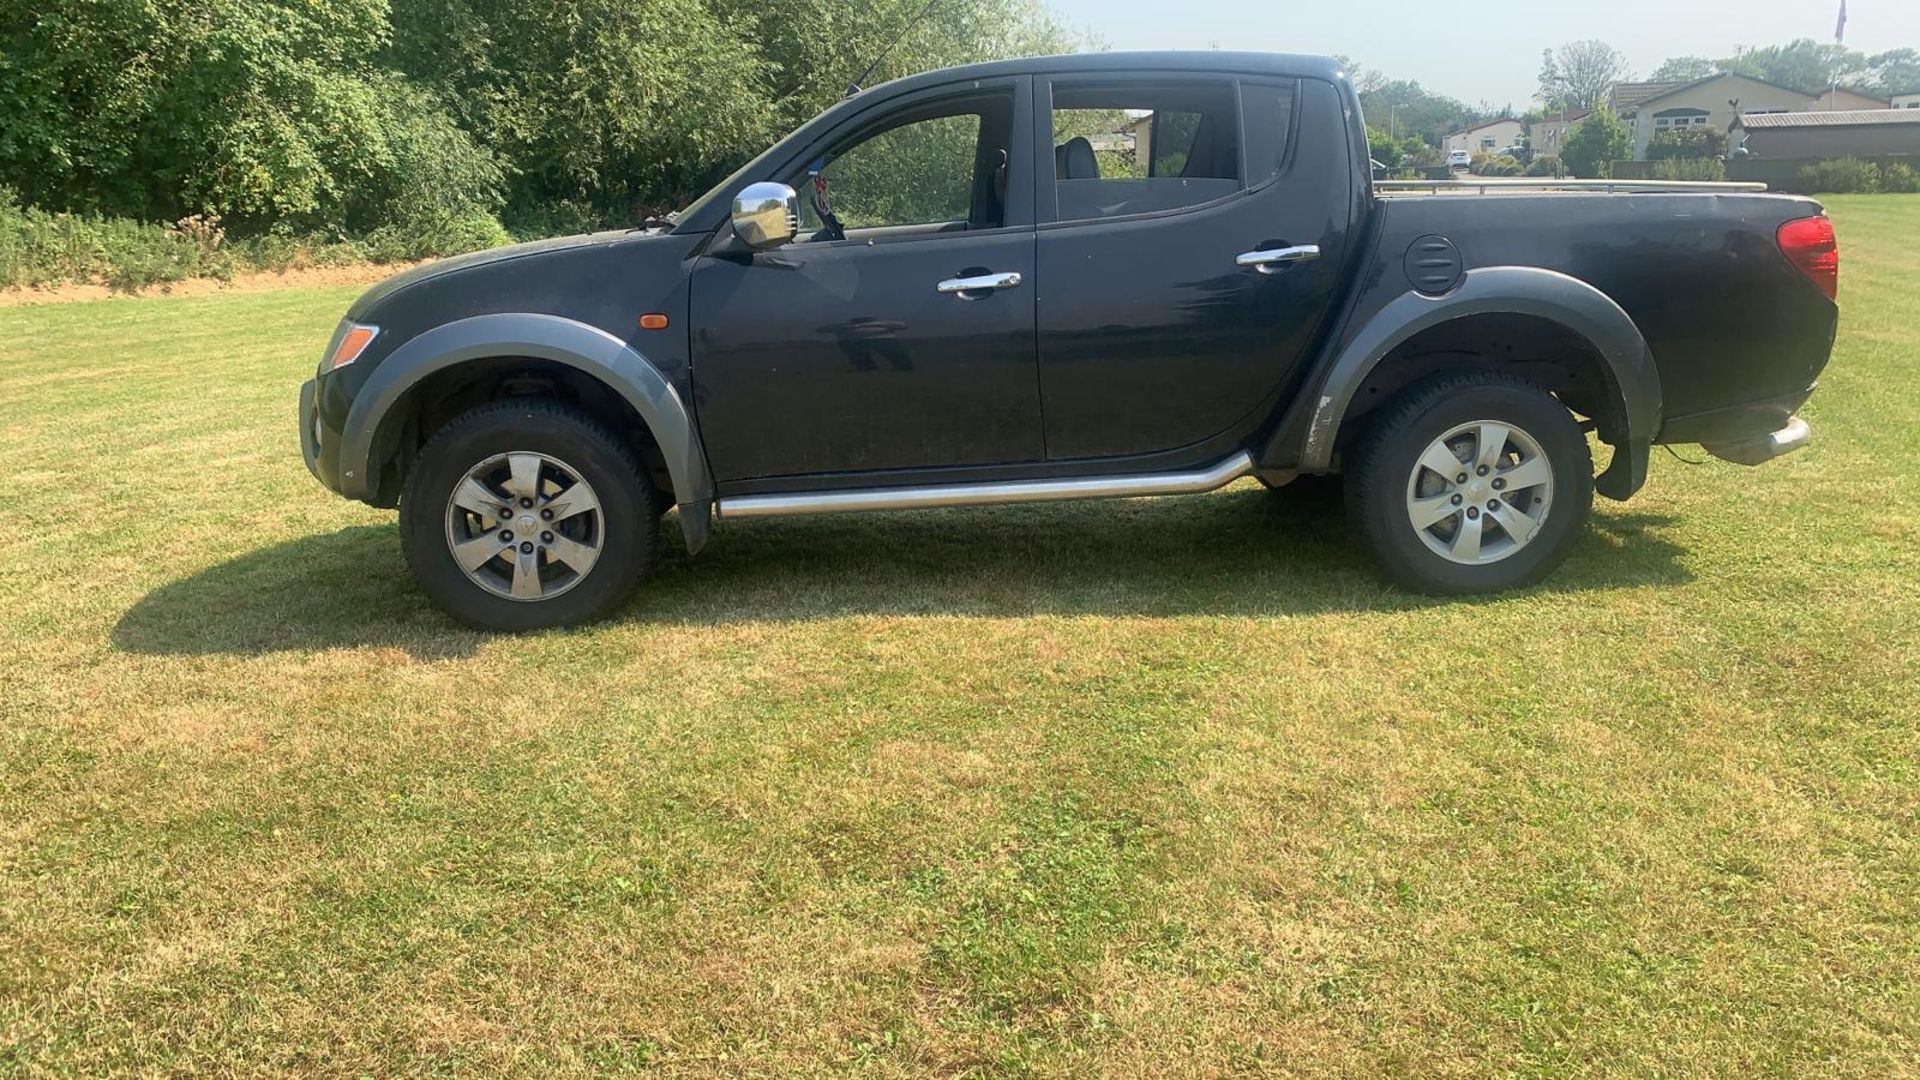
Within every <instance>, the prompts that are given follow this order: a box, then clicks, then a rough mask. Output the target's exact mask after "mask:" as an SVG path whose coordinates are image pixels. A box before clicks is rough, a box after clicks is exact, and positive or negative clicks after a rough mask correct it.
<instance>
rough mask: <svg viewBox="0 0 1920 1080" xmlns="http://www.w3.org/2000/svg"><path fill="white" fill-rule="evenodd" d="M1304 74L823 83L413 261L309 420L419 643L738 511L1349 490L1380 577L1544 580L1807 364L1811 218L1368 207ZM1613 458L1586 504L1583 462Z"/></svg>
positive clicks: (1832, 314)
mask: <svg viewBox="0 0 1920 1080" xmlns="http://www.w3.org/2000/svg"><path fill="white" fill-rule="evenodd" d="M1366 149H1367V143H1366V132H1365V127H1364V126H1363V124H1362V122H1361V117H1360V109H1359V104H1358V101H1357V100H1356V98H1355V96H1354V92H1353V88H1352V87H1351V86H1350V85H1349V84H1348V82H1347V79H1346V77H1345V75H1344V74H1343V73H1342V71H1341V70H1340V68H1339V66H1338V65H1337V64H1336V63H1334V62H1333V61H1331V60H1327V59H1321V58H1314V57H1303V56H1281V55H1264V54H1234V53H1221V52H1203V53H1165V54H1114V53H1106V54H1097V55H1080V56H1065V57H1051V58H1043V59H1031V60H1015V61H1007V62H1001V63H991V64H982V65H977V66H972V67H964V68H956V69H952V70H946V71H935V72H930V73H927V74H924V75H918V76H914V77H912V78H908V79H902V80H900V81H897V82H893V83H888V84H886V85H884V86H880V87H877V88H874V89H871V90H867V91H865V92H863V93H859V94H856V95H854V96H852V97H849V98H848V99H847V100H845V101H843V102H841V103H840V104H839V105H836V106H834V107H833V108H832V109H829V110H828V111H827V112H825V113H823V114H822V115H820V116H819V117H818V118H816V119H814V120H813V121H811V122H809V123H808V124H806V125H805V126H804V127H802V128H801V129H800V130H798V131H796V132H794V133H793V134H792V135H790V136H788V137H787V138H786V139H784V140H782V141H781V142H780V143H778V144H777V145H775V146H774V147H772V148H771V149H769V150H767V151H766V152H765V153H763V154H761V155H760V156H759V157H757V158H755V159H754V160H753V161H751V162H749V163H747V164H746V165H745V166H744V167H742V168H741V169H740V170H739V171H738V172H736V173H734V174H733V175H732V176H730V177H728V178H727V179H726V180H724V181H722V182H721V183H720V184H719V185H718V186H717V187H715V188H714V189H713V190H712V191H710V192H709V193H707V194H706V195H705V196H703V197H702V198H700V199H699V200H698V201H696V202H695V203H693V204H692V205H691V206H688V207H687V208H685V209H684V210H682V211H680V212H679V213H678V214H676V215H674V216H673V217H672V219H671V220H670V221H666V222H653V223H650V225H649V226H648V227H645V228H640V229H634V230H631V231H627V232H610V233H600V234H595V235H590V236H579V237H572V238H567V239H560V240H551V241H545V242H541V243H534V244H525V245H521V246H518V247H509V248H503V249H500V250H496V251H489V252H483V253H479V254H475V255H471V256H466V257H462V258H456V259H449V260H446V261H443V262H438V263H434V264H431V265H428V266H424V267H421V268H419V269H415V270H411V271H408V272H406V273H404V274H401V275H399V276H397V277H394V278H393V279H391V280H389V281H386V282H384V283H382V284H380V285H378V286H376V287H374V288H373V289H372V290H370V291H369V292H367V293H366V295H364V296H362V297H361V298H360V299H359V300H358V301H357V302H355V303H354V304H353V306H352V308H351V309H350V310H349V311H348V312H347V315H346V318H345V320H344V321H343V322H342V323H341V324H340V327H339V329H338V331H337V332H336V333H335V335H334V338H333V341H332V342H331V343H330V344H329V345H328V347H327V351H326V354H325V356H324V358H323V360H322V362H321V366H320V371H319V374H318V376H317V377H316V378H315V379H314V380H313V381H312V382H309V383H308V384H307V385H306V386H305V387H303V388H302V391H301V401H300V430H301V439H302V442H303V444H304V449H305V455H306V460H307V464H308V465H309V466H310V467H311V468H312V470H313V472H314V474H315V475H316V476H317V477H319V479H320V481H321V482H322V483H324V484H325V485H326V486H327V487H329V488H331V489H333V490H334V491H337V492H339V493H340V494H342V495H345V496H347V497H349V498H353V499H359V500H361V501H364V502H367V503H371V504H372V505H375V506H383V507H392V506H398V507H399V509H400V521H401V539H402V546H403V548H404V550H405V553H406V557H407V560H408V562H409V563H410V564H411V566H412V568H413V571H414V573H415V574H416V575H417V576H418V578H419V580H420V582H421V584H422V586H423V587H424V588H425V590H426V592H427V593H428V595H429V596H431V597H432V598H433V599H434V600H435V601H436V602H438V603H439V604H440V605H442V606H443V607H444V608H445V609H446V610H447V611H449V612H450V613H452V614H453V615H454V616H456V617H458V618H460V619H462V620H465V621H467V622H469V623H473V624H476V625H480V626H483V627H490V628H499V629H527V628H534V627H542V626H553V625H559V624H566V623H572V622H577V621H581V620H585V619H590V618H594V617H596V616H599V615H603V614H605V613H606V612H608V611H609V610H610V609H612V608H613V607H614V606H615V605H616V604H617V603H619V602H620V600H621V599H622V597H623V596H624V595H625V594H626V593H627V592H628V591H629V589H630V588H631V587H632V586H633V585H634V584H635V583H636V582H637V581H639V580H640V579H641V578H642V577H643V576H644V575H645V573H646V571H647V568H648V566H649V564H650V563H651V561H652V560H653V559H654V558H655V557H656V552H657V548H658V545H657V536H658V531H659V520H660V517H661V515H662V514H663V513H665V511H666V510H668V509H669V508H676V507H677V509H678V520H679V525H680V529H681V531H682V533H683V534H684V536H685V539H686V546H687V549H688V551H689V552H694V551H698V550H699V549H700V547H701V546H702V545H703V544H705V543H706V541H707V536H708V532H709V530H710V528H711V527H712V525H713V523H714V522H716V521H718V522H726V521H729V520H732V519H735V518H753V517H768V516H776V515H784V514H812V513H823V512H834V511H851V510H891V509H907V508H918V507H938V506H958V505H972V504H983V503H1024V502H1041V501H1047V500H1057V499H1085V498H1103V497H1115V496H1135V495H1172V494H1183V493H1195V492H1204V491H1208V490H1211V489H1214V488H1218V487H1220V486H1222V485H1225V484H1227V483H1229V482H1231V481H1233V480H1235V479H1237V478H1240V477H1245V476H1252V477H1254V478H1257V479H1258V480H1260V481H1262V482H1264V483H1265V484H1267V485H1268V486H1269V487H1276V488H1282V489H1284V487H1285V485H1287V484H1288V483H1290V482H1293V481H1296V480H1298V479H1301V478H1310V479H1311V482H1314V483H1320V484H1325V483H1327V482H1329V481H1328V480H1323V479H1320V478H1322V477H1326V478H1331V477H1335V476H1339V477H1341V479H1340V481H1338V482H1340V483H1342V484H1343V485H1344V488H1345V499H1346V503H1347V508H1348V512H1349V515H1350V517H1351V519H1352V522H1353V525H1354V527H1355V528H1356V530H1357V531H1358V533H1359V535H1360V536H1361V537H1362V538H1364V540H1365V542H1366V544H1367V546H1368V547H1369V548H1370V549H1371V551H1372V552H1373V554H1374V555H1375V556H1376V557H1377V559H1378V561H1379V563H1380V564H1381V566H1382V568H1383V569H1384V570H1385V571H1386V572H1387V573H1388V574H1389V575H1391V576H1392V577H1393V578H1394V579H1396V580H1397V581H1399V582H1401V583H1403V584H1405V585H1406V586H1409V587H1412V588H1416V589H1421V590H1426V591H1433V592H1443V593H1469V592H1482V591H1489V590H1497V589H1504V588H1509V587H1513V586H1517V585H1523V584H1526V583H1530V582H1533V581H1536V580H1538V579H1540V578H1541V577H1543V576H1544V575H1546V574H1547V573H1548V572H1550V571H1551V570H1552V569H1553V568H1554V567H1555V566H1556V565H1557V564H1558V563H1559V562H1560V561H1561V560H1562V559H1563V558H1564V557H1565V555H1566V553H1567V551H1568V549H1569V548H1570V546H1571V545H1572V544H1573V543H1574V542H1575V540H1576V539H1577V536H1578V534H1579V532H1580V531H1581V529H1582V528H1583V525H1584V523H1585V521H1586V519H1587V516H1588V513H1589V510H1590V508H1591V503H1592V498H1593V493H1594V492H1595V491H1596V490H1597V491H1598V492H1599V493H1600V494H1602V495H1604V496H1607V497H1608V498H1613V499H1625V498H1627V497H1628V496H1630V495H1632V494H1633V493H1634V492H1635V491H1636V490H1638V489H1639V487H1640V486H1641V484H1642V483H1643V482H1644V480H1645V477H1646V470H1647V458H1648V455H1649V448H1650V447H1651V446H1652V445H1653V444H1655V443H1700V444H1703V445H1704V446H1705V448H1706V449H1707V450H1708V451H1709V452H1711V453H1713V454H1715V455H1717V456H1719V457H1722V458H1726V459H1729V460H1733V461H1738V462H1742V463H1745V464H1757V463H1759V462H1761V461H1764V460H1766V459H1768V458H1771V457H1775V456H1778V455H1780V454H1784V453H1787V452H1788V451H1791V450H1794V449H1796V448H1798V447H1799V446H1801V445H1803V444H1804V443H1805V442H1806V441H1807V437H1808V431H1807V426H1806V424H1805V423H1804V422H1803V421H1801V420H1800V419H1799V418H1797V417H1796V416H1795V415H1794V413H1795V410H1796V409H1797V408H1798V407H1799V405H1800V404H1801V402H1803V401H1805V400H1806V398H1807V396H1808V394H1809V393H1811V392H1812V389H1813V386H1814V380H1815V378H1816V377H1817V376H1818V375H1819V373H1820V371H1821V369H1822V368H1823V367H1824V366H1825V364H1826V362H1827V357H1828V354H1829V352H1830V350H1831V348H1832V345H1833V337H1834V327H1835V322H1836V308H1835V304H1834V291H1835V286H1836V283H1837V278H1838V266H1839V255H1838V249H1837V247H1836V246H1835V242H1834V234H1833V229H1832V226H1831V224H1830V223H1829V222H1828V220H1827V218H1825V217H1824V216H1823V215H1822V213H1821V208H1820V206H1819V205H1818V204H1817V203H1815V202H1813V201H1811V200H1808V199H1804V198H1796V197H1789V196H1782V195H1769V194H1759V193H1748V192H1746V191H1743V190H1741V189H1740V187H1739V186H1738V185H1643V186H1642V188H1640V189H1632V185H1615V186H1614V187H1613V188H1610V189H1595V190H1588V189H1582V188H1579V187H1578V186H1577V185H1566V184H1559V185H1552V186H1545V185H1542V186H1535V187H1526V186H1520V187H1515V188H1512V189H1504V188H1503V189H1499V190H1495V191H1491V192H1486V193H1480V192H1478V191H1477V190H1475V189H1468V190H1465V191H1457V190H1448V189H1447V186H1446V185H1437V186H1435V188H1434V190H1432V191H1410V190H1399V191H1390V190H1388V188H1389V187H1390V185H1385V184H1379V183H1376V182H1375V181H1374V180H1373V178H1372V171H1371V169H1370V168H1369V166H1368V158H1367V153H1366ZM1589 432H1592V433H1595V435H1596V436H1597V439H1598V441H1599V442H1601V443H1604V444H1606V445H1608V446H1610V447H1611V452H1610V454H1609V455H1608V461H1607V464H1606V467H1605V469H1604V470H1602V471H1600V472H1599V473H1598V475H1595V472H1594V465H1593V461H1592V456H1591V455H1590V453H1589V440H1588V437H1587V436H1588V433H1589Z"/></svg>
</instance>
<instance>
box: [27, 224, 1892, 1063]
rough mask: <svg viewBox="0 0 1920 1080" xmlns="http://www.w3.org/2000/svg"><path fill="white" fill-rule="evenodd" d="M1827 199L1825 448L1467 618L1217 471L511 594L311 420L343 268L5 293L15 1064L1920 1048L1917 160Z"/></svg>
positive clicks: (1721, 469)
mask: <svg viewBox="0 0 1920 1080" xmlns="http://www.w3.org/2000/svg"><path fill="white" fill-rule="evenodd" d="M1832 208H1833V212H1834V215H1835V217H1836V219H1837V220H1838V222H1839V227H1840V233H1841V237H1842V243H1843V250H1844V258H1843V268H1842V278H1843V284H1842V290H1843V292H1842V296H1843V305H1844V309H1845V310H1844V316H1843V320H1842V333H1841V341H1840V345H1839V348H1838V351H1837V353H1836V355H1835V357H1834V362H1833V366H1832V367H1831V368H1830V369H1829V370H1828V373H1827V376H1826V378H1825V381H1824V387H1823V389H1822V390H1821V392H1820V393H1819V394H1817V395H1816V396H1815V397H1814V399H1813V402H1812V404H1811V405H1810V406H1809V408H1808V410H1807V413H1806V415H1808V417H1809V418H1810V420H1811V421H1812V423H1813V425H1814V443H1813V445H1812V447H1811V448H1809V449H1808V450H1806V451H1804V452H1802V453H1800V454H1798V455H1795V456H1793V457H1790V458H1787V459H1785V460H1783V461H1780V462H1776V463H1774V464H1772V465H1769V466H1766V467H1764V468H1760V469H1752V470H1748V469H1742V468H1740V467H1738V466H1733V465H1728V464H1724V463H1720V462H1713V461H1709V462H1708V463H1706V464H1701V465H1697V466H1696V465H1689V464H1684V463H1682V462H1681V461H1679V460H1677V459H1676V458H1674V457H1670V456H1668V455H1667V454H1666V453H1664V452H1661V453H1659V454H1658V455H1657V456H1656V457H1655V459H1654V461H1653V470H1652V477H1651V480H1650V482H1649V484H1648V486H1647V489H1646V490H1645V491H1644V492H1643V493H1642V494H1641V495H1640V496H1639V497H1638V498H1637V499H1635V500H1634V501H1633V502H1631V503H1628V504H1625V505H1621V504H1614V503H1607V502H1604V501H1603V502H1601V503H1600V504H1599V506H1598V507H1597V509H1596V513H1595V518H1594V522H1593V524H1592V525H1591V526H1590V527H1589V529H1588V530H1587V534H1586V536H1585V538H1584V539H1583V540H1582V542H1581V544H1580V546H1579V548H1578V550H1577V551H1576V552H1575V554H1574V556H1573V558H1572V560H1571V561H1570V563H1569V564H1568V565H1567V566H1566V567H1565V568H1564V569H1563V570H1562V571H1561V572H1560V573H1559V574H1558V575H1557V576H1556V577H1555V578H1554V579H1553V580H1552V581H1551V582H1550V583H1549V584H1548V585H1546V586H1545V587H1542V588H1539V589H1535V590H1532V591H1529V592H1525V593H1520V594H1515V595H1510V596H1504V597H1499V598H1494V599H1487V600H1472V601H1437V600H1430V599H1425V598H1419V597H1413V596H1408V595H1403V594H1400V593H1398V592H1395V591H1393V590H1392V589H1390V588H1388V587H1386V586H1384V585H1383V584H1382V583H1381V581H1380V580H1379V579H1378V578H1376V576H1375V575H1374V573H1373V572H1372V570H1371V569H1370V568H1369V566H1368V565H1367V564H1366V562H1365V561H1364V559H1363V557H1362V556H1361V554H1360V553H1359V552H1358V551H1357V550H1356V549H1355V545H1354V544H1353V542H1352V541H1351V539H1350V538H1349V536H1348V535H1347V533H1346V531H1345V528H1344V526H1343V524H1342V522H1341V521H1340V519H1339V517H1338V515H1337V514H1329V513H1323V512H1314V511H1302V510H1300V509H1299V508H1297V507H1294V506H1291V505H1289V504H1288V502H1287V501H1286V500H1285V499H1283V498H1276V497H1274V496H1271V495H1268V494H1267V493H1265V492H1263V491H1261V490H1260V489H1259V488H1257V487H1255V486H1254V485H1253V484H1251V482H1243V483H1241V484H1238V485H1236V486H1234V487H1232V488H1229V489H1227V490H1226V491H1224V492H1221V493H1218V494H1215V495H1210V496H1202V497H1195V498H1190V499H1160V500H1146V501H1138V502H1129V503H1095V504H1076V505H1061V506H1054V507H1046V508H1037V509H1036V508H1021V509H1001V510H965V511H943V512H937V513H931V514H924V515H918V516H915V515H884V516H871V517H853V518H842V519H817V520H811V521H809V520H799V521H793V522H766V523H757V522H756V523H739V524H735V525H729V526H727V527H725V528H724V529H723V530H722V531H721V532H720V533H719V534H717V535H716V537H715V540H714V543H713V544H712V546H710V547H709V548H708V549H707V550H706V551H705V552H703V553H702V554H701V555H700V556H699V557H698V558H697V559H690V558H687V557H685V555H684V552H683V551H681V550H680V549H679V548H678V546H677V545H678V540H677V530H673V529H669V530H667V531H666V534H667V535H668V536H670V537H672V538H673V539H672V541H671V542H672V543H673V544H674V545H675V546H674V548H673V549H672V550H671V551H670V552H669V553H668V555H667V557H666V558H664V560H663V561H662V562H661V564H660V566H659V572H658V575H657V577H656V578H655V579H654V580H653V581H652V582H651V583H650V584H649V585H648V586H647V587H646V588H644V589H643V590H642V591H641V592H640V593H639V594H637V595H636V596H635V598H634V599H633V601H632V602H631V603H630V604H629V605H628V606H627V608H626V609H625V610H624V612H623V613H622V615H621V616H620V617H619V618H617V619H616V620H615V621H613V622H611V623H608V624H604V625H600V626H596V627H592V628H588V629H584V630H579V631H573V632H563V633H553V634H547V635H541V636H532V637H520V638H509V637H486V636H481V635H477V634H473V633H469V632H466V631H463V630H461V629H458V628H456V627H455V626H454V625H453V624H451V623H450V622H448V621H447V620H446V619H445V618H444V617H442V616H440V615H439V614H437V613H436V612H435V611H433V610H432V609H431V608H430V607H429V606H428V605H427V603H426V601H425V600H424V599H423V597H422V596H421V595H420V593H419V592H418V590H416V589H415V588H414V586H413V584H412V583H411V581H410V580H409V578H408V576H407V574H406V570H405V568H404V566H403V565H402V562H401V557H400V551H399V545H398V541H397V538H396V535H395V530H394V524H393V518H392V515H391V514H389V513H384V512H380V511H374V510H370V509H367V508H366V507H362V506H359V505H357V504H353V503H348V502H345V501H342V500H340V499H337V498H335V497H333V496H332V495H330V494H328V493H327V492H325V491H323V490H322V489H321V488H320V487H319V485H317V484H316V483H314V482H313V480H312V478H311V477H309V476H308V475H307V473H306V470H305V469H304V468H303V467H302V465H301V463H300V457H299V451H298V446H297V439H296V433H295V417H294V406H295V390H296V388H297V386H298V384H299V383H300V381H301V380H302V379H304V378H306V377H307V376H308V375H309V374H310V373H311V371H312V368H313V366H314V363H315V360H316V357H317V355H318V350H319V349H320V348H321V347H322V346H323V345H324V344H325V341H326V338H327V334H328V332H329V330H330V329H331V327H332V325H333V323H334V320H335V319H337V318H338V316H339V313H340V312H341V310H342V309H343V308H344V307H345V305H346V304H347V302H348V301H349V299H350V298H351V296H352V294H353V292H354V291H355V290H353V289H329V290H303V291H285V292H276V293H256V294H249V295H234V296H224V297H220V296H216V297H202V298H181V299H164V298H163V299H141V300H113V301H104V302H98V303H87V304H65V305H51V306H44V307H34V308H15V309H10V310H5V311H0V463H4V469H3V471H0V476H3V477H4V480H0V493H3V494H4V499H5V505H6V507H7V510H6V513H5V518H6V522H7V523H6V525H5V526H4V527H0V658H3V659H4V667H3V668H0V1074H7V1075H11V1074H20V1075H37V1074H62V1075H76V1076H80V1075H101V1074H106V1073H114V1072H118V1073H140V1074H144V1075H171V1074H184V1073H212V1074H222V1075H256V1074H283V1073H296V1074H315V1075H328V1076H352V1075H360V1074H368V1075H376V1076H392V1075H401V1074H431V1075H440V1074H445V1075H478V1074H499V1073H505V1074H517V1075H525V1076H542V1077H544V1076H561V1075H589V1074H601V1075H603V1074H609V1073H621V1072H627V1071H632V1072H641V1073H650V1074H654V1075H667V1076H711V1075H743V1076H762V1077H783V1076H793V1075H812V1074H847V1075H863V1076H906V1075H918V1074H929V1073H931V1074H937V1075H942V1076H960V1075H981V1076H988V1075H991V1076H1001V1075H1026V1074H1033V1075H1048V1076H1089V1075H1108V1076H1128V1077H1132V1076H1148V1075H1155V1076H1159V1075H1195V1076H1198V1075H1244V1074H1248V1073H1264V1074H1273V1075H1347V1076H1356V1077H1360V1076H1368V1077H1370V1076H1380V1075H1417V1076H1428V1077H1433V1076H1508V1075H1512V1076H1575V1075H1578V1076H1646V1077H1655V1076H1690V1077H1691V1076H1725V1077H1743V1078H1744V1077H1753V1076H1816V1075H1817V1076H1850V1077H1874V1078H1883V1077H1894V1076H1915V1075H1920V765H1917V764H1916V761H1917V760H1920V197H1911V196H1908V197H1900V196H1884V197H1852V198H1835V199H1833V200H1832ZM1687 453H1688V456H1689V457H1694V456H1699V455H1697V454H1696V453H1694V452H1693V448H1687Z"/></svg>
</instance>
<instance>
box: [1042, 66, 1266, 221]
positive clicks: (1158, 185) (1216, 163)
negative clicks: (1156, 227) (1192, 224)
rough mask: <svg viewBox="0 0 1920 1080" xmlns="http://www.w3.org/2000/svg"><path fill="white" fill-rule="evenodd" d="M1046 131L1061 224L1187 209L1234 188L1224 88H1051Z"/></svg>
mask: <svg viewBox="0 0 1920 1080" xmlns="http://www.w3.org/2000/svg"><path fill="white" fill-rule="evenodd" d="M1052 125H1053V126H1052V132H1053V157H1054V160H1053V169H1054V194H1055V199H1056V203H1057V206H1058V217H1059V219H1060V220H1061V221H1081V220H1088V219H1095V218H1109V217H1119V216H1122V215H1125V214H1139V213H1148V212H1151V211H1155V210H1171V209H1177V208H1179V207H1183V206H1194V205H1197V204H1199V203H1204V202H1210V201H1212V200H1214V199H1218V198H1220V197H1222V196H1224V195H1231V194H1233V193H1234V192H1236V191H1238V190H1240V188H1241V186H1242V180H1243V177H1242V176H1241V147H1240V113H1239V108H1238V106H1237V104H1236V97H1235V93H1234V84H1233V83H1231V82H1195V83H1168V84H1148V85H1133V86H1103V85H1073V86H1056V87H1054V91H1053V109H1052Z"/></svg>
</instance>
